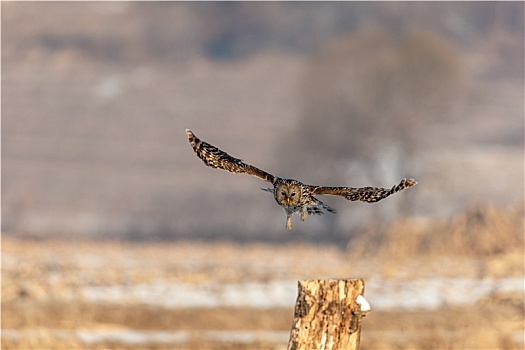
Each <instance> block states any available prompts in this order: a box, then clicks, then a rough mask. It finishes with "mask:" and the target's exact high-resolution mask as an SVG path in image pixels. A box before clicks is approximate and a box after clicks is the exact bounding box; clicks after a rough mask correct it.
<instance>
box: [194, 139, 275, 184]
mask: <svg viewBox="0 0 525 350" xmlns="http://www.w3.org/2000/svg"><path fill="white" fill-rule="evenodd" d="M186 134H187V135H188V140H189V141H190V144H191V147H192V148H193V150H194V151H195V153H196V154H197V157H199V158H200V159H202V161H203V162H204V164H206V165H207V166H209V167H212V168H215V169H223V170H228V171H229V172H232V173H235V174H242V173H245V174H249V175H253V176H257V177H258V178H260V179H262V180H264V181H268V182H269V183H271V184H272V185H273V184H274V183H275V182H276V181H277V178H276V177H275V176H273V175H272V174H268V173H267V172H265V171H263V170H261V169H259V168H256V167H254V166H253V165H249V164H246V163H244V162H243V161H242V160H241V159H238V158H235V157H232V156H230V155H229V154H228V153H226V152H224V151H222V150H220V149H219V148H217V147H215V146H212V145H210V144H209V143H207V142H205V141H202V140H201V139H199V138H198V137H197V136H195V134H194V133H192V132H191V130H189V129H186Z"/></svg>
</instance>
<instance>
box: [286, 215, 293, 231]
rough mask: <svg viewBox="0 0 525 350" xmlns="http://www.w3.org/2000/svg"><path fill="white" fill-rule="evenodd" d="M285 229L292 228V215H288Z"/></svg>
mask: <svg viewBox="0 0 525 350" xmlns="http://www.w3.org/2000/svg"><path fill="white" fill-rule="evenodd" d="M286 229H287V230H288V231H291V230H292V217H291V216H289V217H288V219H287V220H286Z"/></svg>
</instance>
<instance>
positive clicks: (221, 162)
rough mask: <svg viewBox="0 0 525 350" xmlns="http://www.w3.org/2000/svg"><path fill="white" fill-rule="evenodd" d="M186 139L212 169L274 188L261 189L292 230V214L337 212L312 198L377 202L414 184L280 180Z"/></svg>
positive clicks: (410, 181)
mask: <svg viewBox="0 0 525 350" xmlns="http://www.w3.org/2000/svg"><path fill="white" fill-rule="evenodd" d="M186 134H187V135H188V140H189V141H190V144H191V147H192V148H193V150H194V151H195V153H196V154H197V156H198V157H199V158H200V159H201V160H202V161H203V162H204V164H206V165H207V166H210V167H212V168H216V169H223V170H228V171H229V172H232V173H235V174H242V173H245V174H249V175H253V176H256V177H258V178H260V179H262V180H264V181H267V182H269V183H271V184H272V185H273V188H263V189H262V190H263V191H267V192H271V193H272V194H273V195H274V198H275V201H276V202H277V203H278V204H279V205H280V206H282V207H283V208H284V210H285V212H286V219H287V220H286V228H287V229H288V230H291V229H292V214H293V213H301V220H302V221H304V220H305V219H306V217H307V216H308V215H322V214H324V212H323V211H322V210H321V209H325V210H327V211H329V212H330V213H334V214H335V213H336V210H335V209H333V208H331V207H329V206H328V205H326V204H324V203H323V202H321V201H320V200H318V199H317V198H315V197H314V195H333V196H341V197H344V198H346V199H348V200H351V201H361V202H368V203H374V202H378V201H380V200H382V199H384V198H386V197H388V196H390V195H391V194H394V193H396V192H399V191H401V190H403V189H405V188H409V187H412V186H414V185H416V184H417V182H416V181H414V180H413V179H403V180H401V182H400V183H399V184H397V185H394V186H393V187H392V188H390V189H388V188H380V187H361V188H354V187H325V186H312V185H305V184H303V183H302V182H300V181H297V180H293V179H283V178H279V177H276V176H274V175H272V174H269V173H267V172H265V171H263V170H261V169H259V168H256V167H254V166H253V165H249V164H246V163H244V162H243V161H242V160H241V159H238V158H235V157H232V156H230V155H229V154H228V153H226V152H224V151H222V150H220V149H219V148H217V147H215V146H213V145H211V144H209V143H207V142H205V141H202V140H200V139H199V138H198V137H197V136H195V134H194V133H192V132H191V131H190V130H189V129H186Z"/></svg>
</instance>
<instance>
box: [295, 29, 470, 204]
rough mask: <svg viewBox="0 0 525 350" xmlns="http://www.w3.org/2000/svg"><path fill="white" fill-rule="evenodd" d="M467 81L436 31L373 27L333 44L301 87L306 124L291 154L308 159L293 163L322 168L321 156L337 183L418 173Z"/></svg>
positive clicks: (388, 180)
mask: <svg viewBox="0 0 525 350" xmlns="http://www.w3.org/2000/svg"><path fill="white" fill-rule="evenodd" d="M460 76H461V62H460V58H459V54H458V52H457V50H456V49H455V48H454V47H453V46H452V45H450V44H448V43H447V42H445V41H444V40H442V39H440V38H439V37H437V36H436V35H434V34H432V33H430V32H418V31H416V32H406V33H401V34H398V35H396V36H393V35H391V34H389V33H387V32H385V31H381V30H368V31H364V32H360V33H358V34H356V35H352V36H349V37H344V38H342V39H340V40H338V41H336V42H334V43H332V44H330V45H328V46H327V47H326V48H325V49H324V50H322V51H321V52H320V53H319V54H318V55H317V56H316V57H315V58H314V59H313V60H312V62H311V64H310V66H309V69H308V71H307V72H306V74H305V75H304V79H303V80H302V81H301V83H300V87H299V89H300V91H299V99H300V108H301V111H300V122H299V125H298V126H297V128H296V129H295V137H294V138H292V142H291V143H292V144H293V145H292V144H290V145H288V147H286V149H290V152H293V153H294V154H295V155H297V154H301V153H303V152H304V153H307V154H308V157H296V158H295V159H296V161H295V163H293V164H292V165H293V166H294V167H296V168H297V167H299V168H300V167H303V166H304V167H308V169H316V168H317V169H318V168H319V167H316V166H315V163H317V161H318V160H319V159H322V160H323V164H324V165H327V166H328V167H329V168H330V170H331V171H329V173H331V174H335V175H333V177H332V178H330V179H327V180H329V181H336V182H337V181H339V182H344V181H345V179H347V177H348V174H349V173H351V174H352V176H353V177H354V178H356V175H358V173H361V177H362V178H363V179H364V178H366V179H371V180H372V181H374V183H375V184H388V183H391V182H392V183H393V181H394V182H395V181H396V180H398V178H399V177H404V176H416V175H417V174H415V173H414V170H415V169H414V166H413V165H414V164H413V162H412V160H413V159H415V157H416V156H417V152H418V150H419V148H420V145H421V141H422V140H423V139H424V138H425V137H426V136H425V135H424V133H429V132H432V129H431V128H430V127H429V125H431V124H432V123H434V122H436V121H440V120H442V119H443V118H449V117H451V116H452V115H453V111H454V105H455V104H456V103H455V99H456V96H457V95H458V89H459V87H460V86H461V81H462V79H461V77H460ZM286 158H287V159H289V158H290V157H286ZM306 162H309V163H306ZM326 170H327V169H326V168H324V169H322V171H323V174H324V176H325V177H326V173H327V171H326ZM313 176H315V175H313ZM358 177H359V176H357V178H358ZM404 206H407V203H405V205H404ZM407 210H408V209H407V208H405V209H404V211H405V213H406V211H407Z"/></svg>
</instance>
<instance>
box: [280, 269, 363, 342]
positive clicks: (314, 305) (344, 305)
mask: <svg viewBox="0 0 525 350" xmlns="http://www.w3.org/2000/svg"><path fill="white" fill-rule="evenodd" d="M298 289H299V291H298V296H297V301H296V303H295V311H294V320H293V324H292V330H291V332H290V341H289V342H288V350H302V349H304V350H306V349H308V350H312V349H316V350H317V349H324V350H330V349H334V350H335V349H352V350H355V349H358V348H359V339H360V336H361V319H362V317H363V316H364V315H365V314H366V313H367V312H368V311H370V305H369V304H368V302H367V301H366V300H365V299H364V297H363V292H364V281H363V280H361V279H351V280H343V279H332V280H305V281H299V285H298Z"/></svg>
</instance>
